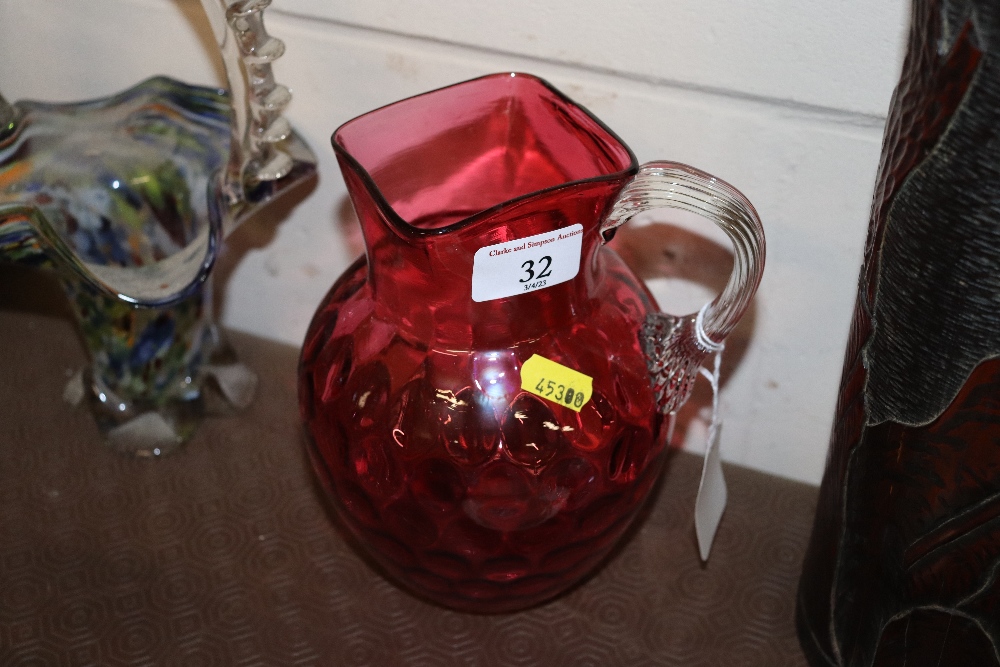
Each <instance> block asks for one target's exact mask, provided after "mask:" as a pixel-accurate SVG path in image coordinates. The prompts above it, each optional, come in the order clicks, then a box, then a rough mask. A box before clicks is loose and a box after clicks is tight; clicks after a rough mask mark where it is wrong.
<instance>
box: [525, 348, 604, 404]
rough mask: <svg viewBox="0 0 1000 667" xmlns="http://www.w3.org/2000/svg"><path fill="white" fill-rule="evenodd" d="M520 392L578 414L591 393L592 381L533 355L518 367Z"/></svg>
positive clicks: (571, 370) (560, 365) (592, 388)
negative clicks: (529, 393)
mask: <svg viewBox="0 0 1000 667" xmlns="http://www.w3.org/2000/svg"><path fill="white" fill-rule="evenodd" d="M521 389H524V390H525V391H530V392H531V393H532V394H535V395H536V396H541V397H542V398H544V399H546V400H549V401H552V402H553V403H558V404H559V405H562V406H564V407H567V408H569V409H570V410H575V411H576V412H579V411H580V408H582V407H583V406H585V405H586V404H587V401H589V400H590V396H591V394H593V393H594V380H593V378H591V377H590V376H589V375H584V374H583V373H581V372H579V371H575V370H573V369H572V368H569V367H567V366H563V365H562V364H559V363H556V362H554V361H552V360H551V359H546V358H545V357H542V356H539V355H537V354H533V355H531V358H530V359H528V360H527V361H526V362H524V365H523V366H521Z"/></svg>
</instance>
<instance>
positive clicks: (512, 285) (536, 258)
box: [472, 224, 583, 302]
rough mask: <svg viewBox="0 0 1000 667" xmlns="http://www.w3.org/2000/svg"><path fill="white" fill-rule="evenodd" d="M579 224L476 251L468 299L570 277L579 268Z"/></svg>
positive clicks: (496, 295)
mask: <svg viewBox="0 0 1000 667" xmlns="http://www.w3.org/2000/svg"><path fill="white" fill-rule="evenodd" d="M582 248H583V225H579V224H577V225H570V226H569V227H563V228H562V229H557V230H555V231H551V232H546V233H545V234H536V235H535V236H528V237H525V238H523V239H517V240H514V241H506V242H504V243H497V244H496V245H491V246H486V247H483V248H480V249H479V250H477V251H476V256H475V258H474V259H473V264H472V300H473V301H477V302H479V301H492V300H493V299H503V298H505V297H508V296H514V295H515V294H527V293H528V292H534V291H536V290H540V289H545V288H546V287H552V286H553V285H558V284H559V283H564V282H566V281H567V280H572V279H573V278H575V277H576V274H577V273H579V272H580V251H581V249H582Z"/></svg>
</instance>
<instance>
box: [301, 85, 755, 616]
mask: <svg viewBox="0 0 1000 667" xmlns="http://www.w3.org/2000/svg"><path fill="white" fill-rule="evenodd" d="M333 143H334V149H335V151H336V153H337V158H338V160H339V162H340V165H341V169H342V171H343V173H344V177H345V180H346V182H347V186H348V190H349V192H350V195H351V198H352V202H353V204H354V207H355V210H356V211H357V214H358V218H359V220H360V222H361V226H362V231H363V233H364V236H365V245H366V257H365V258H362V259H361V260H359V261H358V262H357V263H355V264H354V265H353V266H352V267H351V268H349V269H348V270H347V272H345V274H344V275H343V276H342V277H341V278H340V280H339V281H338V282H337V283H336V284H335V285H334V286H333V288H332V289H331V291H330V292H329V294H328V295H327V296H326V298H325V299H324V301H323V303H322V304H321V305H320V307H319V310H318V311H317V313H316V316H315V318H314V320H313V322H312V324H311V326H310V328H309V331H308V333H307V337H306V341H305V344H304V346H303V351H302V358H301V366H300V387H299V391H300V403H301V407H302V416H303V420H304V422H305V426H306V432H307V436H308V437H307V440H308V443H309V451H310V455H311V457H312V461H313V464H314V467H315V469H316V472H317V475H318V477H319V478H320V480H321V482H322V483H323V486H324V487H325V489H326V491H327V493H328V494H329V496H330V498H331V499H332V502H333V507H334V508H335V511H336V513H337V515H338V516H339V518H340V519H341V521H342V522H343V523H344V524H345V525H346V527H347V528H348V529H349V530H350V531H351V532H352V533H353V534H354V536H355V537H357V539H358V541H359V543H360V544H361V545H362V546H363V547H364V548H365V549H366V550H367V551H368V552H369V553H370V555H371V556H373V557H374V558H375V560H377V561H378V562H379V563H380V564H381V565H382V566H383V567H384V569H385V570H386V571H387V572H388V573H389V574H390V575H391V576H393V577H394V578H395V579H397V580H398V581H399V582H401V583H403V584H404V585H405V586H406V587H408V588H409V589H410V590H412V591H414V592H416V593H417V594H419V595H421V596H422V597H424V598H426V599H430V600H432V601H435V602H438V603H440V604H443V605H446V606H449V607H453V608H457V609H464V610H470V611H480V612H498V611H510V610H515V609H520V608H524V607H528V606H531V605H534V604H537V603H539V602H542V601H544V600H547V599H549V598H551V597H553V596H555V595H557V594H559V593H560V592H562V591H564V590H566V589H567V588H569V587H570V586H572V585H573V584H574V583H576V582H578V581H579V580H580V579H581V578H582V577H584V576H585V575H586V574H587V573H588V572H589V571H590V570H592V569H593V568H594V566H595V565H596V564H597V563H599V562H600V560H601V559H602V558H603V557H605V556H606V555H607V554H608V553H609V551H610V550H611V548H612V547H613V546H614V544H615V543H616V541H617V540H618V538H619V537H620V536H621V535H622V533H623V532H624V531H625V530H626V528H627V527H628V526H629V524H630V523H631V521H632V519H633V518H634V517H635V515H636V513H637V510H638V509H639V508H640V506H641V505H642V503H643V501H644V500H645V498H646V497H647V496H648V494H649V491H650V489H651V488H652V486H653V484H654V482H655V480H656V478H657V476H658V474H659V472H660V470H661V469H662V466H663V461H664V458H665V430H666V429H665V428H664V423H665V421H666V420H665V417H664V413H665V412H669V410H663V407H664V403H663V401H662V400H660V398H661V395H662V394H664V393H669V394H671V395H673V394H675V393H677V391H678V386H679V385H684V383H685V382H687V380H685V379H684V378H683V377H682V376H681V375H677V374H673V375H670V374H669V373H668V375H669V378H668V379H667V380H663V381H662V382H660V384H659V385H658V384H657V382H656V379H655V376H656V373H652V375H653V377H651V372H652V368H653V367H652V366H651V365H650V363H649V352H650V349H651V345H652V347H653V348H655V347H656V345H657V344H658V343H656V340H654V338H655V336H653V334H650V333H649V331H647V332H646V334H645V335H644V329H643V327H644V324H648V323H649V322H650V318H653V317H655V316H656V310H657V309H656V305H655V303H654V301H653V299H652V297H651V296H650V294H649V293H648V291H647V290H646V289H645V287H644V286H643V285H642V284H641V283H640V282H639V281H638V280H637V279H636V277H635V276H634V275H633V274H632V272H631V271H630V270H629V269H628V268H627V267H626V266H625V265H624V263H623V262H622V261H621V260H620V259H619V258H618V256H617V255H616V254H615V253H614V252H613V251H611V250H610V249H609V248H607V247H605V245H604V243H605V241H606V240H607V239H606V238H605V237H606V236H608V235H609V229H610V228H609V227H607V226H606V225H605V226H604V227H603V232H602V223H603V222H604V221H605V220H606V219H607V218H608V217H609V211H611V209H612V207H613V206H617V204H616V199H618V200H620V199H621V196H620V195H621V192H622V189H623V188H624V187H625V186H626V184H629V183H630V182H632V181H633V179H634V178H635V177H636V173H637V171H639V168H638V166H637V164H636V161H635V158H634V156H633V155H632V153H631V151H630V150H629V149H628V148H627V147H626V146H625V145H624V144H623V143H622V142H621V141H620V140H619V139H618V138H617V137H616V136H615V135H614V134H613V133H612V132H611V131H610V130H608V129H607V128H606V127H604V126H603V125H602V124H601V123H600V121H598V120H597V119H595V118H593V117H592V116H591V115H590V114H589V113H588V112H586V111H585V110H584V109H582V108H580V107H579V106H577V105H575V104H574V103H572V102H571V101H569V100H568V99H566V98H565V97H563V96H562V95H561V94H559V93H558V92H557V91H555V90H554V89H552V88H551V87H549V86H548V85H547V84H546V83H545V82H543V81H541V80H539V79H536V78H534V77H530V76H525V75H519V74H518V75H512V74H503V75H493V76H490V77H484V78H482V79H476V80H473V81H470V82H466V83H463V84H458V85H456V86H452V87H449V88H444V89H441V90H438V91H434V92H432V93H428V94H425V95H421V96H418V97H415V98H410V99H408V100H404V101H402V102H398V103H396V104H393V105H390V106H388V107H384V108H382V109H379V110H377V111H374V112H371V113H369V114H367V115H364V116H361V117H359V118H357V119H355V120H353V121H350V122H349V123H347V124H345V125H344V126H342V127H341V128H340V129H338V130H337V132H336V133H335V134H334V138H333ZM699 173H700V172H699ZM673 181H677V178H674V179H673ZM706 182H707V181H706ZM714 183H715V181H714V180H713V181H712V184H714ZM726 187H728V186H726ZM670 197H673V195H670ZM671 201H673V199H671ZM747 206H749V205H748V204H747ZM744 273H746V272H744ZM757 277H758V279H759V275H758V276H757ZM755 286H756V283H754V287H755ZM715 319H716V320H718V321H719V322H723V321H724V320H725V318H722V317H721V316H720V317H716V318H715ZM713 321H715V320H713ZM725 321H726V322H728V320H725ZM671 322H673V320H671ZM693 322H694V319H693V318H689V319H687V320H683V321H682V320H676V322H675V324H672V325H671V326H670V327H667V329H669V330H670V332H673V333H672V334H671V335H674V338H677V337H678V336H679V335H680V334H677V332H682V333H683V332H689V330H690V329H691V327H692V326H693ZM722 326H723V328H724V327H726V326H729V325H728V324H724V325H722ZM654 328H655V327H654ZM662 328H663V327H660V329H662ZM657 331H659V329H657ZM724 333H725V331H722V335H724ZM685 336H686V337H684V336H681V338H682V339H683V341H684V343H685V345H688V344H690V345H688V347H690V346H695V345H696V344H695V343H694V342H693V341H694V340H695V339H694V338H693V337H691V336H687V334H685ZM650 341H653V343H651V342H650ZM661 347H662V346H661ZM675 347H676V346H675ZM682 347H683V346H682ZM701 354H703V352H702V353H701ZM693 358H694V360H695V362H696V361H698V360H699V359H700V357H698V356H697V355H695V357H693ZM662 366H663V365H662V364H661V365H660V366H659V367H658V368H661V367H662ZM688 366H690V364H688ZM685 368H687V367H685ZM661 370H662V368H661ZM671 373H672V371H671ZM664 377H666V376H664ZM681 389H683V387H681ZM671 405H672V404H671Z"/></svg>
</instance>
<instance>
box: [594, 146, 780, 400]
mask: <svg viewBox="0 0 1000 667" xmlns="http://www.w3.org/2000/svg"><path fill="white" fill-rule="evenodd" d="M660 208H676V209H680V210H683V211H688V212H690V213H696V214H698V215H700V216H702V217H704V218H707V219H708V220H711V221H712V222H714V223H715V224H716V225H718V226H719V227H720V228H721V229H722V230H723V231H724V232H725V233H726V235H727V236H728V237H729V239H730V240H731V241H732V244H733V271H732V274H731V275H730V276H729V282H728V283H726V286H725V288H724V289H723V290H722V292H721V293H720V294H719V295H718V296H717V297H715V299H713V300H712V301H711V302H709V303H708V304H706V305H705V307H704V308H702V309H701V311H699V312H698V313H695V314H691V315H685V316H675V315H669V314H667V313H657V314H655V315H651V316H649V317H648V318H647V320H646V322H645V324H644V325H643V330H642V336H641V338H642V342H643V346H644V349H645V351H646V357H647V362H648V364H649V371H650V376H651V377H652V379H653V385H654V391H655V393H656V398H657V402H658V404H659V407H660V409H661V411H663V412H664V413H671V412H674V411H676V410H677V409H678V408H679V407H680V406H681V405H683V404H684V402H685V401H686V400H687V399H688V396H690V394H691V388H692V386H693V385H694V380H695V378H696V377H697V373H698V368H699V367H700V366H701V362H702V360H704V358H705V357H706V356H707V355H708V354H710V353H712V352H715V351H717V350H719V349H721V344H722V341H723V340H724V339H725V338H726V336H727V335H728V334H729V332H730V331H732V329H733V327H735V326H736V323H737V322H739V320H740V318H741V317H742V316H743V313H744V312H746V309H747V307H748V306H749V305H750V300H751V299H752V298H753V295H754V293H755V292H756V291H757V286H758V285H759V284H760V278H761V275H762V274H763V272H764V229H763V228H762V227H761V224H760V218H758V217H757V212H756V211H755V210H754V208H753V206H752V205H751V204H750V202H749V201H748V200H747V198H746V197H744V196H743V194H742V193H740V192H739V191H738V190H737V189H736V188H734V187H733V186H731V185H729V184H728V183H726V182H725V181H722V180H720V179H718V178H716V177H714V176H712V175H711V174H707V173H705V172H703V171H701V170H699V169H695V168H694V167H689V166H688V165H685V164H679V163H676V162H648V163H646V164H644V165H642V166H641V167H640V168H639V173H638V174H636V176H635V178H634V179H632V181H630V182H629V184H628V185H626V186H625V188H624V189H623V190H622V192H621V194H619V196H618V199H617V201H616V202H615V204H614V206H613V207H612V209H611V212H610V213H609V214H608V216H607V218H605V220H604V222H603V224H602V225H601V233H602V235H603V236H604V238H605V239H610V237H611V236H612V235H613V234H612V233H613V230H615V229H617V228H618V227H619V226H621V225H623V224H624V223H625V222H627V221H628V220H629V219H631V218H632V217H633V216H635V215H637V214H639V213H642V212H644V211H649V210H652V209H660Z"/></svg>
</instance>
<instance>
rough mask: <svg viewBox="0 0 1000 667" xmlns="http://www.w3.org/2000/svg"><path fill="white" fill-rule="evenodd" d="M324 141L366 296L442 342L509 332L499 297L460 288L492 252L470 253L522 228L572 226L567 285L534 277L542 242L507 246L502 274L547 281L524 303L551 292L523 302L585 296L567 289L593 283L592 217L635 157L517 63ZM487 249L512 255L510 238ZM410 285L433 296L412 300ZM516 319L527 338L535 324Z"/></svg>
mask: <svg viewBox="0 0 1000 667" xmlns="http://www.w3.org/2000/svg"><path fill="white" fill-rule="evenodd" d="M333 147H334V150H335V152H336V154H337V158H338V161H339V163H340V166H341V169H342V171H343V172H344V177H345V180H346V182H347V186H348V190H349V192H350V194H351V198H352V201H353V203H354V206H355V209H356V211H357V214H358V218H359V220H360V221H361V225H362V230H363V233H364V236H365V244H366V251H367V257H368V278H369V280H368V282H369V285H370V288H371V289H372V291H373V293H374V296H375V298H374V301H375V303H376V307H377V308H379V309H380V312H381V314H382V315H383V316H384V317H386V318H392V319H395V320H397V321H402V324H403V325H404V326H411V327H413V328H414V329H415V330H417V331H418V332H419V333H418V336H419V337H420V338H422V339H426V338H428V337H435V336H436V337H438V338H440V337H442V336H443V337H444V338H446V339H447V340H448V341H449V343H450V344H459V343H461V344H465V343H468V341H469V340H471V337H473V336H475V337H477V339H478V340H482V337H483V336H485V337H487V338H489V336H490V335H491V333H490V332H491V331H492V330H493V329H494V328H497V330H498V331H499V329H500V328H503V329H505V330H506V332H507V333H506V334H505V336H509V328H510V322H511V317H510V313H509V312H507V311H506V310H505V309H507V308H508V306H507V305H506V303H505V302H504V301H503V299H502V298H501V297H495V298H493V299H485V300H479V299H477V297H476V294H474V290H473V287H472V283H473V281H474V278H475V276H476V275H478V274H479V273H481V272H482V271H483V270H484V267H485V266H486V264H490V262H489V261H485V263H484V262H482V261H481V260H480V259H477V257H481V256H482V254H483V253H484V252H485V253H486V254H487V257H486V260H489V259H490V258H489V256H488V253H489V252H490V249H491V248H493V246H498V245H503V244H505V243H513V242H515V241H518V240H522V239H523V240H525V242H524V245H525V247H524V248H523V249H522V250H524V251H531V250H533V249H534V248H532V247H531V246H530V245H528V244H530V243H532V240H531V239H533V238H534V237H537V236H540V235H542V236H544V235H546V234H550V235H552V238H553V240H558V237H559V235H560V234H563V235H565V234H570V233H572V232H574V231H579V236H580V238H579V239H577V240H576V242H575V245H574V244H570V245H572V246H573V249H572V252H570V255H572V256H573V257H574V258H575V260H572V261H575V263H576V264H575V266H574V267H573V269H572V271H571V275H567V276H564V278H565V284H559V285H556V286H555V287H553V285H554V284H555V283H554V282H552V280H554V277H553V276H552V275H551V274H550V275H548V276H546V275H543V274H545V272H546V269H547V268H548V267H547V266H544V265H539V266H537V267H535V265H534V263H535V262H540V261H542V257H549V261H550V262H551V261H553V260H554V258H555V257H556V256H555V255H552V254H551V253H546V252H541V253H535V254H537V255H538V256H537V257H535V256H534V255H532V256H531V257H529V256H528V255H529V254H531V253H530V252H525V253H524V254H523V255H519V256H518V257H522V259H521V260H520V261H518V262H517V263H515V264H512V265H511V266H510V267H509V268H510V270H511V271H514V273H509V275H507V276H505V277H504V278H503V279H504V280H506V279H509V280H510V281H511V282H512V283H513V286H514V287H516V288H517V289H519V290H521V292H518V293H522V294H525V295H526V298H528V297H527V294H529V293H533V291H534V289H541V288H542V287H545V288H546V289H545V291H544V293H542V292H539V293H538V294H535V295H534V296H532V297H531V298H530V299H529V301H532V300H534V301H539V300H540V299H542V298H543V295H544V297H546V299H545V300H546V301H547V302H548V301H551V303H550V304H548V305H546V306H545V307H544V308H543V307H542V305H541V303H540V301H539V303H536V304H535V305H536V306H537V307H538V308H539V309H541V310H546V309H548V310H547V311H546V312H551V309H555V308H557V306H556V305H555V304H557V303H558V304H569V305H567V306H565V307H568V308H584V307H585V302H586V299H585V298H584V299H583V301H582V302H581V299H580V298H577V297H578V296H579V295H582V294H584V293H585V292H586V286H587V284H588V281H589V284H594V283H596V282H598V281H597V278H596V277H595V271H599V270H600V267H599V266H598V264H599V262H597V261H596V260H595V252H596V250H597V248H598V247H599V246H600V244H601V239H600V235H599V224H600V220H601V217H602V216H603V215H604V213H605V211H606V210H607V209H608V208H609V207H610V205H611V202H612V200H613V198H614V196H615V195H616V194H617V192H618V191H619V190H620V189H621V188H622V187H623V186H624V184H625V183H626V182H627V181H628V180H629V179H630V178H631V177H632V175H633V174H634V173H635V170H636V168H637V166H636V160H635V157H634V155H633V154H632V152H631V151H630V150H629V149H628V147H627V146H625V144H624V143H623V142H622V141H621V140H620V139H619V138H618V137H617V136H615V134H614V133H613V132H611V130H609V129H608V128H606V127H605V126H604V125H603V124H602V123H601V122H600V121H598V120H597V119H596V118H594V117H593V116H591V115H590V114H589V113H588V112H587V111H586V110H584V109H583V108H581V107H579V106H577V105H576V104H574V103H573V102H572V101H570V100H569V99H567V98H565V97H564V96H563V95H562V94H561V93H559V92H558V91H556V90H554V89H553V88H551V87H550V86H549V85H548V84H547V83H545V82H544V81H542V80H541V79H538V78H536V77H533V76H530V75H524V74H517V73H514V74H511V73H504V74H496V75H492V76H487V77H483V78H480V79H475V80H473V81H468V82H465V83H462V84H458V85H455V86H450V87H448V88H443V89H440V90H437V91H433V92H431V93H426V94H424V95H420V96H417V97H413V98H410V99H407V100H403V101H402V102H397V103H395V104H393V105H390V106H388V107H383V108H382V109H378V110H376V111H373V112H371V113H369V114H366V115H364V116H361V117H359V118H356V119H354V120H352V121H350V122H348V123H346V124H345V125H343V126H341V127H340V128H339V129H338V130H337V131H336V132H335V133H334V135H333ZM571 228H573V229H571ZM543 241H545V239H538V242H543ZM539 247H540V246H539ZM484 249H485V250H484ZM496 251H497V252H506V253H508V254H512V255H513V254H514V253H516V251H517V249H516V244H515V246H512V247H511V248H507V249H506V250H505V249H503V248H497V249H496ZM568 252H569V251H568ZM508 259H512V258H508ZM526 262H527V264H526ZM522 266H523V268H522ZM547 278H549V279H552V280H550V281H549V282H548V283H546V279H547ZM497 279H499V278H491V280H497ZM522 279H523V280H524V281H525V282H521V281H522ZM532 285H534V287H532ZM414 294H426V295H432V296H433V298H431V299H430V302H429V304H428V303H427V302H425V301H423V300H420V303H419V304H417V303H415V302H414ZM496 294H499V292H496ZM512 295H513V293H512V294H506V295H505V296H512ZM567 296H572V298H569V299H567V298H563V297H567ZM581 304H582V305H581ZM418 305H419V306H420V307H419V308H418V307H416V306H418ZM524 305H525V304H522V306H521V308H523V307H524ZM428 306H429V307H428ZM527 309H528V310H529V311H530V310H532V308H531V307H530V306H529V307H528V308H527ZM458 310H460V311H461V312H458ZM552 314H553V315H559V313H552ZM576 316H577V317H578V316H579V314H577V315H576ZM458 322H462V323H468V324H467V325H457V324H456V323H458ZM519 322H520V323H523V325H524V326H525V327H526V330H525V332H524V335H527V336H535V335H537V334H538V331H536V330H535V329H536V328H537V327H543V326H544V323H537V321H536V326H530V325H529V323H528V322H525V321H524V318H520V320H519ZM456 327H458V328H459V329H460V331H459V330H455V328H456ZM529 329H530V331H529Z"/></svg>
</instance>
